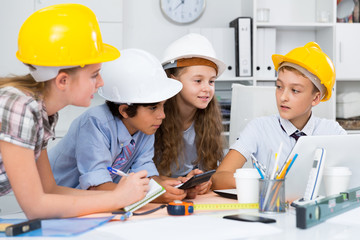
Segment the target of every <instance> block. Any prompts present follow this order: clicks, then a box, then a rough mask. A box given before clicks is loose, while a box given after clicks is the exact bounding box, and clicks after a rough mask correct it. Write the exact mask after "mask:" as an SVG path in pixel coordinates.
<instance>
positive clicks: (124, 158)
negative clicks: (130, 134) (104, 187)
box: [111, 139, 135, 179]
mask: <svg viewBox="0 0 360 240" xmlns="http://www.w3.org/2000/svg"><path fill="white" fill-rule="evenodd" d="M134 150H135V141H134V139H131V141H130V143H129V145H126V146H125V147H123V148H122V151H121V153H120V154H119V155H118V156H117V157H116V159H115V161H114V162H113V164H112V166H111V167H112V168H115V169H118V170H122V169H123V167H124V166H125V165H126V163H127V162H128V161H129V160H130V157H131V155H132V154H133V152H134ZM111 177H112V179H114V178H115V177H117V175H116V174H113V173H111Z"/></svg>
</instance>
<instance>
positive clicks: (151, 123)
mask: <svg viewBox="0 0 360 240" xmlns="http://www.w3.org/2000/svg"><path fill="white" fill-rule="evenodd" d="M102 76H103V79H104V81H105V85H104V86H103V87H101V88H100V89H99V91H98V93H99V95H100V96H101V97H103V98H104V99H105V100H106V104H103V105H100V106H96V107H93V108H91V109H89V110H87V111H86V112H85V113H83V114H82V115H81V116H79V117H78V118H77V119H75V120H74V121H73V123H72V124H71V126H70V129H69V131H68V132H67V134H66V135H65V137H64V138H63V139H62V140H61V141H60V142H59V143H58V144H57V145H56V146H55V147H54V148H52V149H51V150H50V152H49V158H50V163H51V167H52V169H53V172H54V176H55V180H56V182H57V183H58V184H59V185H62V186H67V187H74V188H81V189H97V190H110V189H114V188H115V187H116V185H117V183H118V182H119V180H120V179H121V177H120V176H118V175H116V174H113V173H110V172H109V171H108V169H107V168H108V167H112V168H115V169H117V170H121V171H123V172H125V173H131V172H138V171H141V170H146V171H147V175H148V177H154V178H156V176H157V175H158V171H157V169H156V167H155V164H154V162H153V160H152V158H153V153H154V151H153V145H154V135H153V134H154V133H155V132H156V130H157V129H158V128H159V127H160V125H161V123H162V121H163V119H164V118H165V114H164V110H163V107H164V103H165V101H166V100H167V99H168V98H170V97H172V96H173V95H175V94H177V93H178V92H179V91H180V90H181V88H182V84H181V83H180V82H178V81H175V80H172V79H168V78H167V77H166V75H165V73H164V71H163V69H162V67H161V64H160V62H159V61H158V60H157V59H156V58H155V57H154V56H153V55H151V54H150V53H148V52H145V51H143V50H140V49H125V50H122V51H121V57H120V58H119V59H117V60H115V61H113V62H111V63H108V64H106V65H104V66H103V70H102ZM155 180H158V182H159V183H160V184H162V185H165V187H166V184H172V185H177V184H179V181H176V180H173V181H170V182H169V181H167V182H165V183H163V182H161V181H160V180H159V179H155ZM177 190H178V193H179V195H180V197H184V196H185V191H183V190H180V189H177ZM165 194H166V193H165ZM124 197H125V196H124ZM180 197H179V198H180Z"/></svg>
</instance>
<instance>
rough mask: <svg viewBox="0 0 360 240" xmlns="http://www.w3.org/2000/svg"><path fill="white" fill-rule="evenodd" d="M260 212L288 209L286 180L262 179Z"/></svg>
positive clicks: (277, 211) (276, 211) (275, 211)
mask: <svg viewBox="0 0 360 240" xmlns="http://www.w3.org/2000/svg"><path fill="white" fill-rule="evenodd" d="M259 181H260V192H259V193H260V195H259V212H261V213H281V212H285V211H286V202H285V180H284V179H279V180H269V179H260V180H259Z"/></svg>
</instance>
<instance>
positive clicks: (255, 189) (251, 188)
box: [234, 168, 260, 203]
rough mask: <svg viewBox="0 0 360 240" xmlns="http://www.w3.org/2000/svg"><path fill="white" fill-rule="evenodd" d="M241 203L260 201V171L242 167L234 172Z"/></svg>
mask: <svg viewBox="0 0 360 240" xmlns="http://www.w3.org/2000/svg"><path fill="white" fill-rule="evenodd" d="M234 178H235V181H236V191H237V198H238V202H239V203H258V202H259V178H260V176H259V173H258V172H257V170H256V169H253V168H240V169H237V170H236V172H235V173H234Z"/></svg>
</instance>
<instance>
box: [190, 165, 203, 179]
mask: <svg viewBox="0 0 360 240" xmlns="http://www.w3.org/2000/svg"><path fill="white" fill-rule="evenodd" d="M201 173H204V172H203V171H201V170H200V169H197V168H196V169H194V170H191V171H190V172H189V173H188V175H186V178H187V179H190V178H192V177H193V176H195V175H199V174H201Z"/></svg>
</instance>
